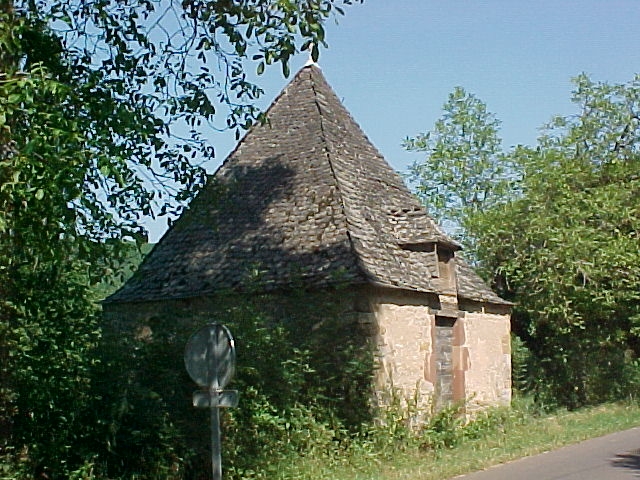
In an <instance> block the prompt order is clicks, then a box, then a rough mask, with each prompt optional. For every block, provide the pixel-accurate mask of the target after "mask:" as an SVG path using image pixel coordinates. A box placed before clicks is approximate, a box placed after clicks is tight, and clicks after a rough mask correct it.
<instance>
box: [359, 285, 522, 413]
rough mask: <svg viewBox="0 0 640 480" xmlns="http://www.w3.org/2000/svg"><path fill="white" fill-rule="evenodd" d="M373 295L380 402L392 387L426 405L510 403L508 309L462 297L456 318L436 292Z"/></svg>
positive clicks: (385, 291)
mask: <svg viewBox="0 0 640 480" xmlns="http://www.w3.org/2000/svg"><path fill="white" fill-rule="evenodd" d="M369 301H370V304H371V307H370V309H371V312H372V314H373V316H374V317H375V324H376V325H377V335H376V338H375V342H376V345H377V348H378V363H379V367H378V370H377V372H376V377H375V378H376V388H377V393H378V395H377V398H378V401H379V403H382V404H386V403H388V401H389V400H388V398H385V394H386V393H388V392H389V389H391V390H392V391H394V392H395V393H396V394H397V395H399V396H400V397H402V398H404V399H415V400H417V406H418V407H420V408H431V407H436V408H440V407H442V406H444V405H446V404H447V403H450V402H457V401H466V402H468V403H469V407H470V408H471V409H473V408H476V407H479V406H487V405H505V404H508V403H509V402H510V400H511V349H510V309H509V307H507V306H493V305H486V304H482V303H477V302H469V301H464V302H461V305H459V310H458V311H457V317H452V316H451V311H450V309H449V308H448V307H447V306H443V305H442V303H441V302H440V299H439V298H438V296H436V295H429V294H424V293H417V292H406V291H401V290H397V291H396V290H391V289H374V290H372V292H371V293H370V296H369ZM442 313H446V315H445V316H442V315H441V314H442Z"/></svg>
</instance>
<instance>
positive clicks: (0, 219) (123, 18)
mask: <svg viewBox="0 0 640 480" xmlns="http://www.w3.org/2000/svg"><path fill="white" fill-rule="evenodd" d="M350 3H352V2H351V1H350V0H343V1H338V0H335V1H334V0H322V1H320V2H312V3H309V2H306V1H249V0H248V1H242V2H197V1H185V2H182V3H175V2H171V1H169V0H166V1H164V0H160V1H148V0H133V1H129V2H121V1H116V0H107V1H84V0H72V1H66V0H65V1H58V0H53V1H39V0H36V1H31V0H0V375H1V381H2V384H1V386H0V461H1V462H2V465H3V468H4V470H7V469H9V471H10V472H11V475H12V476H14V477H15V478H20V477H21V476H23V477H31V476H32V475H33V472H34V470H35V469H39V470H42V469H44V468H47V467H53V468H55V470H56V471H57V473H58V474H60V475H74V473H73V472H74V470H76V469H79V470H78V472H84V471H87V470H90V469H91V468H92V456H93V453H92V452H91V451H90V449H87V448H85V447H84V446H85V445H90V444H91V442H89V441H87V438H92V436H91V432H90V430H91V428H92V426H95V425H96V424H97V423H99V422H100V421H101V419H100V418H98V417H94V416H92V415H91V414H90V412H88V411H86V406H87V405H89V404H91V405H93V403H92V400H96V399H95V398H94V397H93V395H94V392H93V391H92V390H91V381H92V377H93V374H94V373H95V372H96V371H97V370H95V368H96V367H95V365H96V364H97V363H98V362H99V361H100V360H101V359H100V357H99V355H98V354H97V352H96V350H95V346H96V344H97V342H98V339H99V337H100V329H99V322H98V308H97V306H96V305H95V303H94V301H93V300H94V297H93V294H92V291H91V289H90V287H91V286H92V285H94V284H96V283H97V282H100V281H102V280H104V279H105V278H109V277H111V276H113V272H114V271H117V270H119V268H120V262H122V261H125V260H126V259H127V256H128V255H129V251H130V248H129V247H130V245H131V243H132V242H133V241H135V242H141V241H142V240H143V238H144V229H143V227H142V226H141V225H140V219H141V217H142V216H144V215H155V214H170V213H177V212H178V211H179V210H180V208H181V205H182V203H181V202H182V201H184V200H187V199H189V198H191V196H192V195H194V194H195V193H196V192H197V190H198V188H199V186H200V185H201V184H202V182H203V179H204V171H203V169H202V168H201V167H200V163H201V162H202V161H204V160H207V159H209V158H211V157H212V156H213V154H214V147H213V145H211V144H210V143H209V142H208V140H209V137H210V136H211V135H210V133H211V131H212V130H211V129H212V128H213V129H214V130H215V129H221V128H225V129H226V128H231V129H235V130H236V132H237V133H238V134H239V132H240V129H242V128H246V127H247V126H249V125H250V124H251V123H252V122H254V121H256V120H257V119H259V118H260V115H259V112H258V111H257V110H256V109H255V108H254V106H253V103H254V102H255V99H256V98H257V97H258V96H259V95H260V94H261V90H260V88H259V87H258V86H257V85H254V84H252V83H251V82H249V81H248V80H247V77H246V74H245V72H246V69H247V67H248V66H250V65H253V66H255V68H257V69H258V70H259V71H262V70H263V69H264V66H261V65H265V64H272V63H280V64H281V65H282V68H283V71H284V72H285V73H287V72H288V67H287V65H288V61H289V60H290V58H291V56H292V55H294V54H295V53H296V52H298V51H299V50H300V49H302V48H306V47H307V46H308V45H310V44H311V43H313V44H314V47H313V54H314V56H316V57H317V55H318V46H322V45H324V28H323V22H324V21H325V19H326V18H328V17H329V16H330V15H332V14H333V12H334V11H337V12H341V10H340V7H339V5H344V4H350ZM214 120H215V121H217V122H218V124H216V123H215V122H214ZM122 240H126V241H124V242H123V241H122ZM103 360H104V359H103ZM144 398H147V397H144ZM98 411H100V409H98ZM165 420H166V419H163V418H160V419H158V421H157V423H156V425H157V426H158V432H159V433H158V434H159V435H160V434H162V435H165V438H166V437H167V436H168V433H166V432H168V431H170V430H171V425H170V424H168V423H166V421H165ZM91 422H93V423H91ZM162 432H164V433H162ZM141 443H143V442H141ZM151 470H152V469H151ZM80 474H81V473H78V474H77V475H80ZM159 475H160V474H159Z"/></svg>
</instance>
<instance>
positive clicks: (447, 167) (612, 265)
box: [409, 75, 640, 408]
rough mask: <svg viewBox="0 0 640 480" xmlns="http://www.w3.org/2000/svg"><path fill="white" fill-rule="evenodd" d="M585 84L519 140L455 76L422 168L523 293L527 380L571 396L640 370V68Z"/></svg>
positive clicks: (519, 327) (575, 402)
mask: <svg viewBox="0 0 640 480" xmlns="http://www.w3.org/2000/svg"><path fill="white" fill-rule="evenodd" d="M575 85H576V88H575V91H574V93H573V101H574V103H575V104H576V105H577V106H578V109H579V113H578V114H577V115H575V116H569V117H557V118H555V119H554V120H553V121H552V122H551V123H550V124H549V125H547V126H546V129H545V131H544V134H543V135H542V136H541V137H540V139H539V140H538V145H537V146H536V147H535V148H532V147H525V146H519V147H517V148H516V149H514V150H513V151H511V152H508V153H500V152H498V150H497V146H498V144H497V142H496V141H495V139H496V137H495V134H496V126H497V122H496V121H495V120H494V119H493V117H492V116H490V115H488V114H486V110H484V108H483V104H481V102H479V101H478V100H470V99H469V97H467V96H466V95H464V93H463V91H462V90H459V89H457V90H456V92H454V94H452V96H451V97H450V101H449V103H448V104H447V106H446V108H445V111H446V113H445V117H444V119H443V120H441V121H439V122H438V123H437V124H436V129H435V130H434V132H435V134H434V135H433V136H423V137H419V139H420V138H422V139H423V140H422V142H423V143H422V145H424V146H425V148H427V151H428V152H429V156H428V157H427V160H426V162H425V163H424V164H418V165H416V166H414V168H413V173H414V175H415V176H418V175H419V177H418V178H419V180H420V181H421V182H422V183H419V184H418V188H419V189H420V188H422V190H419V192H420V193H422V195H423V198H425V200H426V202H427V205H428V206H429V205H432V204H435V205H436V207H438V206H441V208H445V207H446V208H449V210H445V211H446V212H450V211H453V212H454V213H450V214H449V218H453V219H455V221H456V222H458V223H459V224H460V225H461V226H462V227H463V228H464V232H465V235H470V236H471V238H472V243H471V244H472V247H473V253H474V255H475V259H476V260H477V262H478V267H479V268H480V270H481V271H483V272H484V273H485V276H486V277H487V278H488V279H490V280H491V281H492V282H493V284H494V287H495V288H496V289H497V290H498V292H499V293H500V294H501V295H502V296H503V297H504V298H507V299H509V300H513V301H514V302H516V307H515V309H514V314H513V318H512V326H513V330H514V332H515V333H516V334H517V335H518V336H519V337H520V338H521V339H522V340H523V341H524V344H525V346H526V348H527V349H528V351H529V355H530V356H529V364H528V378H526V380H527V388H528V389H530V390H532V391H533V392H534V393H535V395H536V396H537V398H538V399H539V400H540V401H542V402H544V403H546V404H549V403H552V404H561V405H565V406H569V407H572V408H574V407H578V406H581V405H585V404H592V403H597V402H600V401H603V400H608V399H616V398H621V397H623V396H624V395H626V394H628V393H629V392H631V391H633V389H634V388H637V385H638V382H639V381H640V369H639V365H638V355H639V354H640V336H639V335H640V301H639V300H640V293H639V292H640V289H639V288H638V286H639V285H640V271H639V270H638V268H637V265H638V263H639V262H640V248H639V245H640V240H639V238H638V231H639V226H640V211H639V210H638V198H640V156H639V153H640V136H639V134H640V117H639V115H640V78H639V77H636V78H635V79H634V80H632V81H631V82H629V83H627V84H623V85H609V84H606V83H596V82H593V81H591V80H590V79H589V78H588V77H587V76H585V75H581V76H579V77H578V78H576V79H575ZM470 112H476V113H475V114H473V113H470ZM476 138H477V139H489V140H488V141H479V142H477V141H476ZM416 144H417V142H414V143H412V144H409V145H416ZM476 167H479V168H477V169H476ZM468 168H472V169H473V170H472V172H474V173H472V174H469V173H468V170H465V169H468ZM496 180H497V188H494V186H495V184H494V181H496ZM510 184H511V186H510ZM507 187H508V188H507ZM484 192H488V193H487V194H486V195H485V194H484ZM431 199H433V200H431ZM430 200H431V201H430ZM476 200H480V201H478V202H477V201H476ZM438 202H439V203H438ZM436 211H438V210H437V208H436ZM441 211H442V210H441ZM467 244H469V242H467Z"/></svg>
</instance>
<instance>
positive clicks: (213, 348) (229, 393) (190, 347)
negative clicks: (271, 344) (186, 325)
mask: <svg viewBox="0 0 640 480" xmlns="http://www.w3.org/2000/svg"><path fill="white" fill-rule="evenodd" d="M184 364H185V366H186V368H187V372H188V373H189V376H190V377H191V379H192V380H193V381H194V382H196V383H197V384H198V385H200V386H201V387H206V388H207V390H199V391H197V392H194V394H193V406H194V407H199V408H210V409H211V466H212V472H213V480H221V479H222V454H221V443H220V411H219V410H218V409H219V408H223V407H236V406H238V391H237V390H223V389H224V387H226V386H227V384H228V383H229V381H230V380H231V378H233V374H234V373H235V367H236V349H235V344H234V341H233V337H232V336H231V332H230V331H229V329H228V328H227V327H225V326H224V325H221V324H219V323H212V324H210V325H207V326H205V327H203V328H201V329H200V330H198V331H197V332H196V333H194V334H193V335H192V336H191V338H189V341H188V342H187V346H186V348H185V351H184Z"/></svg>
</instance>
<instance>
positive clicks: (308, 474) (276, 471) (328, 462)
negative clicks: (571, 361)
mask: <svg viewBox="0 0 640 480" xmlns="http://www.w3.org/2000/svg"><path fill="white" fill-rule="evenodd" d="M389 416H391V418H392V419H393V420H395V421H396V423H393V424H392V423H389V421H388V420H389V418H387V419H386V423H380V424H378V425H377V426H373V427H370V428H369V429H368V430H366V431H364V432H363V433H361V434H359V435H355V436H350V437H346V436H345V437H342V438H338V437H339V436H338V437H336V438H335V440H334V442H333V443H332V444H330V445H328V444H327V443H326V442H322V444H321V445H318V448H315V447H314V446H313V445H310V446H309V450H308V451H307V452H303V453H301V454H298V455H297V456H295V457H291V458H287V459H286V461H284V462H279V463H278V464H277V465H272V468H270V469H269V470H270V473H269V475H268V476H265V477H262V478H269V479H278V480H293V479H300V480H305V479H314V480H315V479H318V478H333V479H336V480H383V479H384V480H396V479H417V480H444V479H449V478H452V477H453V476H456V475H460V474H463V473H468V472H471V471H475V470H480V469H483V468H487V467H488V466H491V465H495V464H498V463H503V462H507V461H509V460H513V459H516V458H520V457H523V456H528V455H533V454H536V453H541V452H544V451H547V450H550V449H554V448H558V447H560V446H563V445H567V444H571V443H575V442H579V441H581V440H585V439H587V438H592V437H597V436H600V435H605V434H607V433H610V432H613V431H617V430H623V429H626V428H630V427H633V426H637V425H640V406H639V405H638V404H637V403H632V402H628V403H617V404H606V405H601V406H598V407H591V408H586V409H582V410H577V411H572V412H568V411H564V410H563V411H556V412H554V413H546V412H544V411H541V410H539V409H538V408H536V407H535V406H534V404H533V403H531V402H528V401H526V400H523V399H519V400H517V401H516V402H514V406H513V407H512V408H497V409H492V410H488V411H486V412H482V413H480V414H478V415H477V416H475V417H474V418H473V419H471V420H468V419H467V418H466V417H465V415H464V414H463V413H462V410H461V409H460V408H457V407H456V406H454V407H450V408H448V409H445V410H443V411H441V412H439V413H438V414H436V415H434V416H433V417H432V419H431V420H430V421H429V422H428V423H426V424H425V425H424V426H423V427H421V428H418V429H412V428H410V427H409V426H408V423H405V425H406V426H405V427H402V426H401V424H402V422H406V420H407V419H408V418H409V416H410V412H405V413H402V412H399V411H396V412H395V413H390V414H389V415H388V417H389ZM325 433H326V432H325ZM324 438H325V439H326V437H324Z"/></svg>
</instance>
